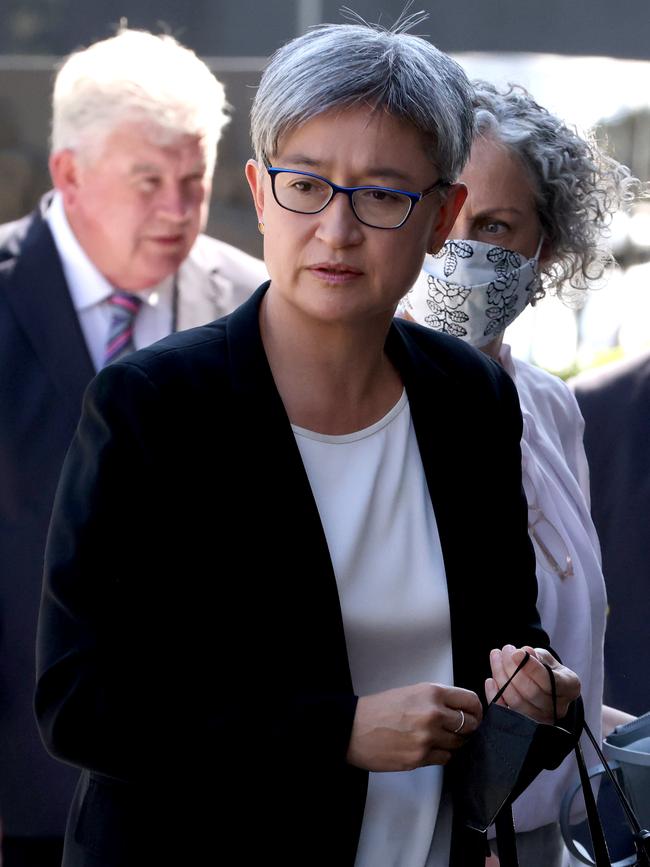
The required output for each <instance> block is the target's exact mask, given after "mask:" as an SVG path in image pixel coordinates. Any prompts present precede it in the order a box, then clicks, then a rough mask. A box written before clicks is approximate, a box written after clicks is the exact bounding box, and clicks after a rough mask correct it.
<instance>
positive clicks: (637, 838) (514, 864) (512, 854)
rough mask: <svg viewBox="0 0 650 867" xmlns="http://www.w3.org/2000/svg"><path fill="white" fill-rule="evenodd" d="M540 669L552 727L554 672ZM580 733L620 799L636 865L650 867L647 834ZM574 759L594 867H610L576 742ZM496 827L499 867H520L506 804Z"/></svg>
mask: <svg viewBox="0 0 650 867" xmlns="http://www.w3.org/2000/svg"><path fill="white" fill-rule="evenodd" d="M528 659H529V654H528V653H526V656H525V657H524V659H523V660H522V662H521V663H520V665H518V666H517V670H516V671H515V673H514V674H513V675H512V677H514V676H515V674H517V673H518V672H519V671H521V669H522V668H523V667H524V665H526V663H527V662H528ZM543 665H544V667H545V668H546V670H547V671H548V676H549V680H550V683H551V697H552V699H553V724H554V725H557V724H558V718H557V687H556V684H555V675H554V673H553V669H552V668H551V667H550V666H549V665H547V664H546V663H543ZM512 677H511V678H510V680H508V682H507V683H506V684H505V685H504V686H503V687H502V688H501V689H500V690H499V692H498V693H497V694H496V696H495V697H494V699H493V701H497V700H498V699H499V698H501V696H502V695H503V693H504V691H505V689H506V687H507V686H508V684H509V683H510V681H511V680H512ZM583 730H584V731H585V732H586V734H587V737H588V738H589V740H590V741H591V743H592V746H593V748H594V749H595V751H596V753H597V755H598V758H599V759H600V761H601V762H602V764H603V767H604V768H605V772H606V773H607V775H608V776H609V779H610V780H611V782H612V785H613V786H614V791H615V792H616V794H617V795H618V797H619V800H620V802H621V806H622V807H623V810H624V811H625V815H626V817H627V820H628V822H629V824H630V827H631V828H632V831H633V833H634V843H635V848H636V854H637V862H636V863H637V865H639V867H650V831H648V830H645V829H642V828H641V826H640V824H639V821H638V819H637V818H636V816H635V814H634V810H633V809H632V807H631V805H630V802H629V801H628V799H627V797H626V795H625V792H624V791H623V789H622V788H621V785H620V783H619V782H618V780H617V779H616V776H615V775H614V772H613V771H612V769H611V768H610V767H609V765H608V764H607V759H606V758H605V756H604V755H603V753H602V750H601V749H600V746H599V745H598V742H597V741H596V738H595V737H594V736H593V734H592V732H591V729H590V728H589V726H588V725H587V723H586V722H585V723H584V725H583ZM575 756H576V762H577V764H578V773H579V774H580V783H581V785H582V794H583V797H584V801H585V807H586V810H587V823H588V825H589V834H590V836H591V844H592V846H593V850H594V859H595V863H596V867H612V861H611V858H610V854H609V850H608V848H607V841H606V840H605V834H604V833H603V826H602V823H601V821H600V816H599V815H598V807H597V806H596V798H595V797H594V793H593V790H592V788H591V783H590V780H589V772H588V771H587V766H586V765H585V759H584V755H583V753H582V748H581V746H580V743H579V742H577V743H576V746H575ZM495 827H496V832H497V843H498V846H499V862H500V864H501V867H519V861H518V858H517V844H516V837H515V828H514V824H513V821H512V807H511V806H510V805H509V804H508V805H507V806H506V807H504V808H503V809H502V810H501V812H500V813H499V815H498V816H497V819H496V821H495Z"/></svg>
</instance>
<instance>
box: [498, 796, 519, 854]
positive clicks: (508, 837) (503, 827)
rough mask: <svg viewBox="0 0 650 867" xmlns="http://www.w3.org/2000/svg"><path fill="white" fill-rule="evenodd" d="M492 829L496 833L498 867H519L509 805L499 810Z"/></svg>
mask: <svg viewBox="0 0 650 867" xmlns="http://www.w3.org/2000/svg"><path fill="white" fill-rule="evenodd" d="M494 827H495V828H496V832H497V845H498V847H499V865H500V867H519V858H518V857H517V838H516V835H515V821H514V819H513V818H512V807H511V805H510V804H506V806H505V807H502V808H501V810H500V811H499V814H498V816H497V817H496V819H495V820H494Z"/></svg>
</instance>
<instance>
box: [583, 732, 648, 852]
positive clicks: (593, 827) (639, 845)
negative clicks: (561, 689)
mask: <svg viewBox="0 0 650 867" xmlns="http://www.w3.org/2000/svg"><path fill="white" fill-rule="evenodd" d="M584 731H585V732H586V734H587V737H588V738H589V740H590V741H591V745H592V746H593V748H594V750H595V751H596V754H597V755H598V758H599V759H600V761H601V763H602V766H603V768H604V769H605V773H606V774H607V776H608V777H609V779H610V781H611V783H612V785H613V786H614V791H615V792H616V794H617V795H618V799H619V801H620V803H621V807H622V808H623V811H624V812H625V817H626V819H627V821H628V824H629V825H630V828H631V829H632V832H633V835H634V847H635V849H636V855H637V862H636V863H637V865H639V867H650V831H648V830H647V829H645V828H642V827H641V825H640V824H639V820H638V819H637V817H636V815H635V813H634V810H633V809H632V805H631V804H630V802H629V800H628V798H627V796H626V794H625V792H624V791H623V788H622V787H621V784H620V783H619V781H618V780H617V779H616V775H615V774H614V772H613V771H612V769H611V768H610V766H609V764H608V763H607V759H606V758H605V756H604V755H603V752H602V750H601V749H600V746H599V745H598V742H597V740H596V738H595V737H594V735H593V732H592V731H591V729H590V728H589V726H588V725H587V723H585V724H584ZM575 753H576V761H577V762H578V770H579V772H580V782H581V783H582V790H583V795H584V798H585V805H586V806H587V820H588V822H589V833H590V834H591V842H592V845H593V847H594V857H596V867H600V862H599V861H598V857H597V855H598V853H597V851H596V840H595V839H594V832H595V833H596V837H598V836H599V833H600V836H602V837H603V843H604V835H603V829H602V825H601V822H600V817H599V816H598V810H597V809H596V802H595V798H594V794H593V792H592V790H591V785H590V783H589V774H588V772H587V768H586V766H585V760H584V756H583V754H582V750H581V748H580V744H576V749H575ZM588 800H591V801H592V802H593V813H594V816H595V818H594V822H593V823H592V819H591V816H590V808H589V803H588ZM606 849H607V844H606V843H605V850H606ZM601 851H602V850H601ZM608 857H609V856H608ZM602 863H603V864H604V865H605V867H609V865H610V864H611V862H610V861H603V862H602Z"/></svg>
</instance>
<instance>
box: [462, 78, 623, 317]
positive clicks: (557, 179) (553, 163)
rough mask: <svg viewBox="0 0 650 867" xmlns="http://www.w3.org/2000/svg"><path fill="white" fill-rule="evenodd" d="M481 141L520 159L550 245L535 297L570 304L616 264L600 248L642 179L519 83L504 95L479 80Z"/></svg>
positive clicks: (477, 112) (477, 111)
mask: <svg viewBox="0 0 650 867" xmlns="http://www.w3.org/2000/svg"><path fill="white" fill-rule="evenodd" d="M472 84H473V86H474V100H473V106H474V116H475V120H476V135H477V136H483V137H490V136H492V137H494V138H495V139H496V140H497V141H499V142H500V143H502V144H504V145H505V146H507V147H508V148H509V149H510V150H511V151H512V152H513V153H515V154H516V155H517V156H518V157H519V159H520V160H521V161H522V163H523V165H524V167H525V168H526V170H527V172H528V174H529V176H530V178H531V181H532V188H533V193H534V196H535V200H536V204H537V213H538V217H539V220H540V223H541V226H542V230H543V232H544V236H545V238H546V239H547V241H548V242H549V245H550V257H549V261H548V262H547V263H546V264H544V265H542V267H541V269H540V277H541V286H540V288H539V290H538V291H537V293H536V296H535V297H536V299H539V298H542V297H543V296H544V294H545V289H546V290H552V291H554V292H555V293H556V294H557V295H559V296H560V297H561V298H562V300H563V301H565V302H566V303H569V304H576V303H580V302H581V300H582V298H583V297H584V293H583V292H582V291H581V290H585V289H589V288H591V287H593V286H595V285H596V284H597V282H598V281H599V280H600V279H601V278H602V276H603V274H604V272H605V270H606V269H607V267H608V266H609V265H610V264H611V263H612V262H613V257H612V255H611V253H610V252H608V251H607V250H606V248H604V247H603V246H602V241H603V240H604V239H605V238H606V237H607V236H608V230H609V226H610V224H611V221H612V217H613V215H614V214H615V213H616V211H618V210H620V209H621V208H625V207H627V206H629V204H630V203H631V202H632V201H633V199H634V198H635V194H636V193H637V192H638V190H639V187H640V184H639V181H638V180H637V179H636V178H634V177H632V175H631V174H630V171H629V169H628V168H626V167H625V166H623V165H621V164H620V163H618V162H617V161H616V160H615V159H612V157H610V156H608V155H607V154H606V153H604V152H603V150H602V149H601V148H600V147H599V146H598V144H597V142H596V140H595V137H594V136H593V135H591V134H590V135H588V136H587V137H586V138H582V137H581V136H579V135H578V134H577V132H575V131H574V130H571V129H570V128H569V127H567V126H566V125H565V124H564V123H563V122H562V121H561V120H560V119H559V118H557V117H555V116H554V115H553V114H551V113H550V112H549V111H547V110H546V109H545V108H542V106H540V105H538V104H537V103H536V102H535V100H534V99H533V98H532V96H531V95H530V94H529V93H528V92H527V91H526V90H525V89H524V88H523V87H520V86H518V85H513V84H511V85H509V87H508V89H506V90H504V91H502V92H500V91H499V90H497V88H496V87H494V86H493V85H492V84H490V83H488V82H486V81H480V80H477V81H473V82H472Z"/></svg>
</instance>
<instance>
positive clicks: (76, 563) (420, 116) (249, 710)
mask: <svg viewBox="0 0 650 867" xmlns="http://www.w3.org/2000/svg"><path fill="white" fill-rule="evenodd" d="M470 98H471V89H470V87H469V84H468V82H467V79H466V78H465V75H464V73H463V72H462V70H461V69H460V68H459V67H458V66H457V65H456V64H455V63H454V62H453V61H452V60H451V59H450V58H448V57H446V56H445V55H443V54H441V53H440V52H439V51H438V50H437V49H435V48H434V47H433V46H432V45H430V44H429V43H427V42H426V41H424V40H423V39H420V38H418V37H415V36H412V35H410V34H409V33H407V32H404V28H401V29H400V28H397V29H395V30H393V31H387V30H384V29H381V28H378V27H369V26H365V25H362V24H349V25H341V26H336V25H329V26H323V27H319V28H316V29H315V30H313V31H310V32H309V33H308V34H306V35H305V36H302V37H300V38H298V39H295V40H293V41H292V42H290V43H289V44H288V45H286V46H284V47H283V48H281V49H280V50H279V51H278V52H277V53H276V54H275V55H274V56H273V58H272V59H271V61H270V63H269V66H268V67H267V69H266V71H265V72H264V74H263V76H262V80H261V83H260V87H259V90H258V93H257V96H256V98H255V103H254V106H253V112H252V117H253V140H254V144H255V151H256V154H257V159H256V160H250V161H249V162H248V164H247V166H246V175H247V178H248V182H249V184H250V187H251V192H252V195H253V200H254V204H255V208H256V211H257V217H258V220H259V227H260V231H261V232H262V233H263V235H264V255H265V262H266V266H267V268H268V272H269V274H270V276H271V280H270V283H265V284H264V285H262V286H261V287H260V288H259V289H258V290H257V292H256V293H255V294H254V295H253V296H252V298H251V299H250V300H249V301H247V302H246V303H245V304H243V305H242V306H241V307H240V308H239V309H238V310H237V311H236V312H235V313H233V314H232V315H230V316H228V317H226V318H224V319H221V320H218V321H217V322H214V323H212V324H210V325H207V326H204V327H202V328H199V329H194V330H193V331H190V332H185V333H183V334H179V335H176V336H175V337H174V338H173V339H171V340H167V341H163V342H161V343H159V344H157V346H156V347H154V348H152V349H150V350H146V351H142V352H140V353H136V354H134V355H131V356H129V358H128V360H126V361H122V362H118V363H115V364H112V365H110V366H109V367H107V368H105V370H104V371H102V373H101V374H100V375H99V376H98V378H97V380H96V381H95V384H94V386H93V387H92V388H91V389H90V391H89V393H88V395H87V400H86V409H85V413H84V417H83V418H82V421H81V423H80V427H79V433H78V435H77V438H76V440H75V442H74V443H73V445H72V447H71V450H70V453H69V456H68V460H67V464H66V467H65V469H64V472H63V476H62V481H61V486H60V489H59V495H58V500H57V508H56V511H55V515H54V518H53V523H52V530H51V533H50V541H49V548H48V558H47V559H48V567H47V574H46V578H45V582H46V589H45V592H44V596H43V599H44V602H43V609H42V612H41V626H40V654H39V658H40V665H39V684H38V693H37V699H36V704H37V713H38V716H39V720H40V725H41V730H42V732H43V737H44V739H45V741H46V742H47V743H48V745H49V747H50V749H51V750H52V751H53V752H54V753H55V754H57V755H59V756H60V757H61V758H63V759H64V760H66V761H69V762H72V763H75V764H78V765H80V766H81V767H83V769H84V774H83V776H82V784H81V786H80V789H79V790H78V792H79V798H78V800H77V802H76V804H75V806H74V807H73V812H72V815H71V818H70V822H69V823H68V839H67V844H66V853H67V854H69V858H68V860H66V861H65V867H72V865H75V867H76V865H78V864H81V865H84V867H85V865H90V864H91V863H92V865H93V867H108V865H116V867H117V865H119V867H124V865H126V864H127V863H128V864H131V863H135V864H142V863H170V861H171V860H173V859H171V855H170V853H176V851H177V850H178V848H182V849H183V848H184V853H183V854H184V860H178V861H177V862H176V863H205V862H206V861H209V860H210V858H211V857H213V858H214V859H215V860H216V861H221V860H223V858H224V857H225V858H228V859H230V860H232V861H235V862H237V863H242V864H262V863H267V862H274V863H275V862H276V861H277V862H278V863H281V864H282V865H284V867H305V865H311V867H318V865H322V867H325V865H327V867H333V865H336V867H389V865H395V864H399V865H400V867H407V865H408V867H447V865H449V864H450V863H451V864H453V865H458V867H460V865H462V867H479V865H482V863H483V860H484V857H485V840H484V838H483V837H482V836H481V835H480V834H475V835H473V834H472V833H471V832H469V831H468V830H466V829H463V828H462V827H461V826H460V824H459V823H458V821H457V818H458V817H457V816H454V814H453V804H452V802H451V800H450V797H449V796H448V794H447V788H446V786H445V785H443V784H444V773H443V769H444V766H445V765H446V764H447V763H448V762H449V760H450V759H451V757H452V756H453V755H454V753H455V752H456V751H457V750H458V749H459V748H460V747H461V746H462V745H463V744H464V743H465V741H466V739H467V737H468V735H470V734H471V733H472V732H474V731H475V730H476V728H477V727H478V725H479V722H480V721H481V718H482V700H483V699H484V697H485V695H486V694H487V697H488V698H492V697H494V696H495V694H496V691H497V688H498V687H499V686H502V685H505V681H506V679H507V678H508V676H509V675H511V674H512V673H513V672H514V670H515V668H516V667H517V665H518V664H519V663H521V662H522V661H524V660H525V659H526V654H525V651H524V649H523V648H524V646H526V647H529V648H530V654H531V655H530V659H529V661H528V662H527V663H526V664H525V667H523V669H522V670H521V672H520V673H519V675H518V689H515V688H512V687H511V688H508V690H507V691H506V693H505V695H504V699H503V700H504V701H507V702H508V703H509V704H510V705H511V706H512V707H514V708H517V709H518V710H521V711H522V712H525V713H529V714H530V715H532V716H534V717H535V718H536V719H538V720H541V721H549V720H551V719H552V718H553V710H554V708H553V702H552V700H551V697H550V696H549V695H548V673H547V670H546V668H545V667H544V664H547V665H548V666H550V667H551V668H552V670H553V672H554V674H555V680H556V683H557V710H558V713H559V715H560V716H561V717H565V715H566V718H567V719H568V720H569V722H568V723H567V724H571V723H572V722H574V721H575V718H574V716H573V707H574V702H573V700H574V699H576V697H577V696H578V694H579V688H580V687H579V682H578V678H577V677H576V675H575V674H574V673H573V672H572V671H570V670H569V669H567V668H565V667H564V666H563V665H561V663H560V662H559V661H558V660H557V659H556V658H555V657H554V656H553V655H552V653H551V652H550V651H549V650H548V639H547V636H546V635H545V633H544V631H543V630H542V629H541V627H540V626H539V622H538V616H537V612H536V610H535V594H536V587H535V576H534V568H533V556H532V550H531V547H530V542H529V540H528V537H527V534H526V522H525V505H524V503H523V499H522V497H521V467H520V458H519V445H518V444H519V437H520V429H521V418H520V415H519V410H518V406H517V400H516V395H515V392H514V389H513V388H512V385H511V383H510V381H509V379H508V378H507V377H506V376H505V374H503V373H502V372H501V371H500V370H499V368H498V367H496V366H495V365H494V364H493V363H492V362H491V361H489V360H487V359H484V358H483V357H482V356H480V355H479V354H478V353H475V352H474V351H473V350H471V349H470V348H469V347H466V346H464V345H463V344H462V343H460V342H458V341H455V340H453V339H450V338H448V337H447V336H444V335H442V336H441V335H435V334H431V333H430V332H428V331H427V330H425V329H422V328H419V327H418V326H413V325H411V324H409V323H405V322H394V321H393V314H394V312H395V308H396V305H397V303H398V301H399V299H400V298H401V297H402V295H403V294H404V292H405V291H406V290H407V289H408V288H409V286H410V285H411V284H412V283H413V281H414V280H415V278H416V276H417V274H418V272H419V269H420V267H421V264H422V261H423V259H424V255H425V252H426V251H427V250H430V251H434V252H435V251H437V250H438V249H439V248H440V247H441V246H442V244H443V242H444V240H445V238H446V236H447V234H448V233H449V231H450V229H451V227H452V225H453V223H454V221H455V219H456V217H457V215H458V212H459V210H460V208H461V206H462V204H463V201H464V199H465V188H464V187H463V186H462V185H460V184H457V183H456V182H455V179H456V175H457V174H458V172H459V171H460V170H461V169H462V166H463V163H464V161H465V159H466V156H467V152H468V148H469V144H470V141H471V137H472V129H473V121H472V110H471V101H470ZM432 395H433V397H432ZM450 405H451V409H448V407H449V406H450ZM442 407H444V408H445V409H444V410H442ZM495 429H496V430H497V433H498V435H497V437H496V444H495V447H494V451H493V454H492V458H493V460H496V461H498V462H499V463H500V464H501V465H502V466H503V467H504V472H503V474H502V476H501V478H500V484H499V486H498V490H497V491H491V492H490V496H491V499H492V504H493V508H494V511H495V513H497V514H498V515H499V518H500V520H501V521H503V522H505V524H506V526H507V527H508V533H507V536H505V537H503V539H504V541H500V540H497V541H495V538H494V535H493V533H492V530H491V527H490V525H489V524H488V523H487V522H484V521H482V520H479V515H478V513H476V514H474V515H473V516H472V515H471V514H470V513H471V512H472V511H473V510H474V509H475V508H476V506H475V504H477V503H479V502H481V501H482V499H483V497H484V495H485V489H484V483H483V475H482V471H483V463H482V460H481V459H479V458H478V456H477V454H476V451H475V450H472V448H471V440H472V437H473V436H475V435H477V434H479V435H480V434H481V432H484V433H485V434H486V436H487V435H490V436H492V434H493V432H494V430H495ZM449 450H451V459H450V457H449V456H448V454H447V453H448V451H449ZM224 454H227V455H229V457H230V460H229V461H228V462H223V461H220V462H216V461H215V460H214V456H215V455H224ZM149 476H151V477H152V478H153V479H155V480H156V481H155V483H154V482H152V481H151V479H149V481H148V477H149ZM163 481H164V483H163ZM149 482H151V483H149ZM134 485H137V488H136V489H137V491H138V496H137V497H132V498H126V501H125V498H124V497H123V495H122V494H123V492H124V491H125V490H132V489H133V486H134ZM206 495H207V496H208V497H209V500H208V502H207V503H206ZM132 526H133V527H135V526H137V527H138V533H137V535H136V534H133V533H131V534H128V536H127V534H125V533H124V532H122V530H123V529H124V528H125V527H132ZM153 538H155V539H159V540H164V544H160V545H154V546H152V545H151V544H150V540H151V539H153ZM127 544H128V546H129V550H128V556H127V552H126V547H125V546H126V545H127ZM143 562H144V563H146V569H145V570H144V575H143V574H139V573H138V572H137V570H136V569H135V568H134V566H133V564H134V563H135V564H138V563H139V564H140V566H141V567H142V564H143ZM179 578H180V580H179ZM148 588H149V589H148ZM532 648H537V649H536V650H532ZM156 696H158V697H159V698H160V704H161V710H160V712H159V713H158V714H154V713H153V711H152V702H153V703H154V705H155V697H156ZM147 723H149V724H147ZM131 731H134V732H135V733H136V735H137V734H138V733H140V734H143V733H145V732H146V736H144V737H142V736H141V737H137V736H135V737H130V732H131ZM109 819H110V821H109ZM454 821H455V822H456V825H455V827H454V828H453V830H452V823H453V822H454ZM190 850H192V853H193V854H194V853H195V852H196V851H197V850H198V851H199V852H202V855H203V857H202V858H195V859H194V860H193V859H192V858H191V857H189V856H188V852H189V851H190ZM142 851H144V852H146V857H144V859H141V860H138V858H137V856H138V855H139V854H140V852H142ZM159 855H160V856H161V857H158V856H159Z"/></svg>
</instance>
